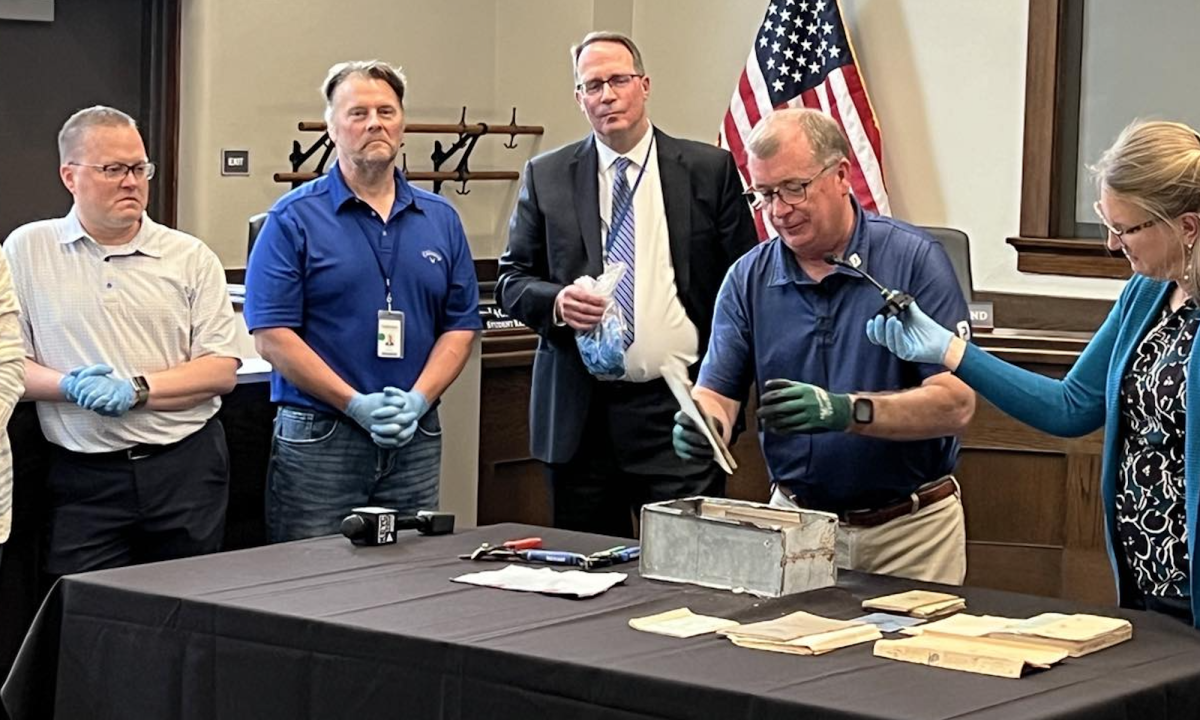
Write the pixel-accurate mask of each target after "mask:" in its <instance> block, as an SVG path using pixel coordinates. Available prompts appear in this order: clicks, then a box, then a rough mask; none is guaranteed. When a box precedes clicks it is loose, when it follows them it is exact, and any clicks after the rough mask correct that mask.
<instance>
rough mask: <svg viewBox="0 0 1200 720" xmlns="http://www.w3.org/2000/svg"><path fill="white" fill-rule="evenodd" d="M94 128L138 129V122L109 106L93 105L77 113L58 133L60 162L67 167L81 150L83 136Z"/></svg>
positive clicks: (68, 119)
mask: <svg viewBox="0 0 1200 720" xmlns="http://www.w3.org/2000/svg"><path fill="white" fill-rule="evenodd" d="M94 127H131V128H133V129H135V130H136V129H137V121H135V120H134V119H133V118H132V117H130V116H129V114H128V113H124V112H121V111H120V110H117V109H116V108H111V107H108V106H107V105H93V106H92V107H90V108H84V109H83V110H80V111H78V112H76V113H75V114H74V115H72V116H71V117H69V118H67V121H66V122H65V123H63V126H62V129H61V130H59V131H58V161H59V162H60V163H62V164H63V165H66V164H67V162H68V158H69V157H70V156H71V155H72V154H73V153H74V152H75V151H76V150H77V149H78V148H79V143H80V141H81V140H82V139H83V135H84V133H85V132H87V131H88V130H90V129H92V128H94Z"/></svg>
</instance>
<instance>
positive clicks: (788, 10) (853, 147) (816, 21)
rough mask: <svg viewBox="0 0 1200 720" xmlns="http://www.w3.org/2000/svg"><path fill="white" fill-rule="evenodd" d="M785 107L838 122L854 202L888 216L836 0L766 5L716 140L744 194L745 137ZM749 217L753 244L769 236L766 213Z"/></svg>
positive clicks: (871, 122) (871, 124)
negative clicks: (753, 225) (753, 230)
mask: <svg viewBox="0 0 1200 720" xmlns="http://www.w3.org/2000/svg"><path fill="white" fill-rule="evenodd" d="M783 107H808V108H820V110H821V111H822V112H824V113H825V114H826V115H829V116H831V117H832V118H833V119H834V120H836V121H837V122H838V124H839V125H841V127H842V130H843V131H845V133H846V137H847V138H848V139H849V141H850V151H851V153H850V166H851V167H850V180H851V187H852V189H853V190H854V196H855V197H856V198H857V199H858V202H859V204H861V205H862V206H863V208H865V209H867V210H870V211H872V212H876V213H879V214H882V215H888V214H891V207H890V206H889V205H888V197H887V188H886V187H884V184H883V150H882V147H881V145H882V143H881V142H880V139H879V124H878V123H877V122H876V120H875V113H874V111H873V110H872V109H871V101H870V99H868V98H867V89H866V87H864V86H863V82H862V77H861V76H860V75H859V74H858V66H857V65H856V64H855V61H854V48H853V47H852V46H851V44H850V36H849V35H848V34H847V33H846V27H845V25H844V24H843V23H842V11H841V8H840V7H839V6H838V3H837V2H836V0H828V2H827V1H826V0H815V1H814V0H770V4H769V5H768V6H767V13H766V15H765V16H764V17H763V22H762V24H761V25H760V26H759V28H758V34H757V35H756V36H755V39H754V47H752V48H751V49H750V56H749V57H748V58H747V59H746V68H745V69H744V70H743V71H742V76H741V78H740V79H739V80H738V84H737V88H736V89H735V90H734V91H733V99H732V100H731V101H730V103H729V111H728V112H727V113H725V122H724V123H723V124H722V126H721V135H720V145H721V147H723V148H725V149H727V150H729V151H730V152H731V153H733V156H734V158H735V159H736V160H737V165H738V169H739V170H740V171H741V174H742V183H743V184H744V185H745V186H747V187H749V185H750V174H749V172H748V171H747V169H746V147H745V141H746V138H747V137H748V136H749V135H750V130H751V129H752V128H753V127H754V126H755V125H757V124H758V121H759V120H760V119H762V118H763V117H764V116H765V115H768V114H769V113H770V112H771V111H772V110H774V109H776V108H783ZM754 215H755V217H754V222H755V223H756V224H757V225H758V235H759V237H760V238H762V239H767V238H769V237H772V236H773V235H774V234H775V229H774V228H773V227H771V223H770V221H769V220H768V219H767V217H766V214H765V213H763V212H756V213H755V214H754Z"/></svg>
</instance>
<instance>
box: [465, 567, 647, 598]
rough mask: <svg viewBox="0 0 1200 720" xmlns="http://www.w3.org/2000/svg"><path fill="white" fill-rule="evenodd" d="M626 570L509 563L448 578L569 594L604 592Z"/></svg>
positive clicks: (578, 595) (491, 585)
mask: <svg viewBox="0 0 1200 720" xmlns="http://www.w3.org/2000/svg"><path fill="white" fill-rule="evenodd" d="M626 577H628V576H627V575H626V574H625V573H618V572H602V573H589V572H583V571H582V570H563V571H559V570H553V569H551V568H531V567H526V566H524V565H508V566H507V567H505V568H504V569H503V570H487V571H484V572H476V573H467V574H466V575H459V576H458V577H456V578H451V579H452V580H453V581H454V582H460V583H467V584H469V585H482V586H484V587H494V588H500V589H501V590H519V591H521V592H537V593H546V594H548V595H570V596H573V597H581V598H586V597H593V596H595V595H599V594H600V593H603V592H605V591H606V590H608V589H609V588H611V587H612V586H613V585H616V584H618V583H622V582H625V578H626Z"/></svg>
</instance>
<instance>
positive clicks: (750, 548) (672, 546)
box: [639, 497, 838, 597]
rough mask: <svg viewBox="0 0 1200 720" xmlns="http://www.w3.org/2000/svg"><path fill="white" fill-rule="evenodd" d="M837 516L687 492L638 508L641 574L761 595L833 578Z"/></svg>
mask: <svg viewBox="0 0 1200 720" xmlns="http://www.w3.org/2000/svg"><path fill="white" fill-rule="evenodd" d="M837 523H838V521H837V516H836V515H833V514H831V513H826V512H817V511H815V510H790V509H784V508H775V507H771V506H770V505H764V504H762V503H756V502H748V501H745V500H726V499H719V498H706V497H691V498H684V499H682V500H668V501H666V502H659V503H652V504H649V505H645V506H643V507H642V529H641V543H642V555H641V560H640V567H639V569H640V571H641V574H642V577H647V578H651V579H654V580H668V581H670V582H685V583H692V584H695V585H703V586H705V587H713V588H721V589H725V590H738V591H745V592H748V593H752V594H754V595H760V596H763V597H779V596H780V595H789V594H791V593H798V592H804V591H806V590H815V589H817V588H823V587H828V586H830V585H833V584H834V583H836V582H837V566H836V565H835V563H834V542H835V539H836V537H837Z"/></svg>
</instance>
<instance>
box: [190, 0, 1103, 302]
mask: <svg viewBox="0 0 1200 720" xmlns="http://www.w3.org/2000/svg"><path fill="white" fill-rule="evenodd" d="M842 6H843V10H844V12H845V15H846V19H847V23H848V25H849V30H850V33H851V37H852V39H853V41H854V45H855V48H856V51H857V53H858V59H859V64H860V67H861V69H862V72H863V74H864V76H865V79H866V83H867V87H868V89H869V91H870V94H871V99H872V102H873V104H874V107H875V110H876V113H877V114H878V116H879V120H880V124H881V127H882V132H883V142H884V170H885V174H886V178H887V181H888V186H889V191H890V194H891V200H892V207H893V210H894V212H895V214H896V215H897V216H899V217H903V218H904V219H906V220H909V221H912V222H915V223H918V224H936V225H949V226H953V227H958V228H962V229H963V230H965V231H966V232H967V233H968V234H969V235H970V237H971V242H972V252H971V256H972V257H971V260H972V272H973V276H974V281H975V286H976V287H977V288H978V289H981V290H990V291H1001V292H1018V293H1036V294H1049V295H1062V296H1073V297H1099V298H1111V297H1115V295H1116V293H1117V291H1118V289H1119V287H1120V286H1121V283H1120V282H1117V281H1103V280H1086V279H1077V278H1058V277H1047V276H1034V275H1023V274H1021V273H1018V272H1017V271H1016V253H1015V251H1013V250H1012V249H1011V248H1010V246H1008V245H1007V244H1006V243H1005V242H1004V240H1005V238H1007V237H1009V236H1011V235H1014V234H1016V232H1017V229H1018V226H1019V212H1020V187H1021V145H1022V132H1023V124H1024V85H1025V44H1026V24H1027V0H999V1H997V2H991V3H981V2H972V3H963V2H959V1H958V0H920V1H919V2H918V1H909V2H901V0H843V3H842ZM765 7H766V3H765V1H764V0H503V1H500V0H453V1H447V0H442V1H438V0H406V1H405V2H395V0H388V1H385V0H364V1H363V2H359V3H356V4H355V6H354V11H353V13H350V12H348V11H347V10H345V9H344V6H343V5H341V4H335V3H326V2H317V1H315V0H313V1H311V2H308V3H300V2H286V3H285V2H281V1H280V0H269V1H268V0H260V1H259V2H253V3H251V2H243V1H242V0H185V18H184V44H183V47H184V60H183V80H184V81H183V109H182V126H181V154H182V157H181V168H182V172H181V175H180V225H181V227H182V228H183V229H185V230H188V231H190V232H193V233H196V234H198V235H199V236H200V237H202V238H204V239H205V240H206V241H207V242H209V243H210V244H211V245H212V246H213V247H214V248H216V249H217V251H218V253H219V254H220V256H221V258H222V260H223V261H224V262H225V264H226V265H227V266H230V267H239V266H241V265H243V264H244V261H245V258H244V247H245V218H246V217H247V216H249V215H251V214H253V213H255V212H260V211H261V210H263V209H265V208H266V207H268V206H269V205H270V204H271V202H272V201H273V200H274V199H275V198H276V197H278V196H279V195H280V194H281V193H282V192H283V191H284V190H285V189H286V188H285V187H284V186H281V185H278V184H276V183H273V182H272V181H271V179H270V175H271V173H273V172H276V171H282V170H287V169H288V166H287V154H288V152H289V150H290V145H291V141H292V140H293V139H296V138H299V139H301V140H304V141H308V142H311V140H313V139H314V137H313V136H311V135H309V136H301V135H300V134H298V133H297V132H296V131H295V122H296V121H297V120H300V119H318V118H319V117H320V114H321V111H322V105H321V100H320V97H319V96H318V94H317V92H316V90H315V88H316V86H317V84H318V83H319V82H320V80H321V78H322V77H323V74H324V72H325V70H326V69H327V68H328V66H329V65H330V64H332V63H333V62H336V61H339V60H343V59H348V58H365V57H380V58H383V59H386V60H389V61H392V62H397V63H401V64H403V65H404V66H405V69H406V71H407V72H408V75H409V78H410V81H411V93H410V96H409V98H408V100H407V102H406V105H407V110H408V119H409V121H410V122H447V121H453V120H456V119H457V117H458V113H459V107H460V106H461V105H463V104H466V105H467V106H468V119H469V120H473V121H474V120H483V121H486V122H490V123H493V124H495V123H500V122H505V121H507V119H508V116H509V113H510V111H511V108H512V107H513V106H514V105H515V106H517V107H518V120H519V121H520V122H522V123H528V124H540V125H544V126H545V127H546V135H545V137H543V138H541V139H533V138H529V137H523V138H519V139H518V140H519V142H520V147H519V148H517V149H516V150H505V149H503V148H502V147H501V138H495V137H491V138H484V139H483V140H481V141H480V143H479V146H478V149H477V150H476V153H475V156H474V158H473V160H474V162H473V163H472V167H474V168H476V169H519V168H520V167H521V166H522V165H523V164H524V162H525V160H527V159H528V158H529V157H530V156H531V155H533V154H535V153H537V152H540V151H543V150H548V149H550V148H553V147H557V146H558V145H561V144H563V143H565V142H568V141H570V140H573V139H575V138H578V137H580V136H582V135H583V134H584V133H585V132H586V131H587V126H586V123H585V122H584V120H583V118H582V117H581V115H580V113H579V111H578V109H577V108H576V107H575V105H574V102H573V99H572V96H571V82H572V81H571V71H570V63H569V59H568V56H567V47H568V46H569V45H570V43H571V42H572V41H574V40H577V39H578V38H579V37H581V36H582V35H583V34H584V33H586V32H587V31H588V30H591V29H594V28H611V29H618V30H623V31H627V32H630V33H631V34H632V35H633V37H634V38H635V40H637V42H638V43H639V45H641V47H642V49H643V52H644V54H645V57H646V62H647V66H648V71H649V73H650V75H651V76H652V97H651V105H650V108H651V113H652V116H653V118H654V120H655V122H656V123H657V124H659V125H660V126H662V127H663V128H664V129H666V130H667V131H669V132H672V133H674V134H676V135H680V136H685V137H693V138H696V139H702V140H704V139H707V140H711V139H714V138H715V137H716V131H717V127H718V125H719V123H720V122H721V118H722V117H723V115H724V112H725V108H726V106H727V104H728V101H729V97H730V93H731V92H732V89H733V85H734V82H735V81H736V79H737V77H738V74H739V72H740V69H741V67H742V64H743V63H744V62H745V58H746V55H747V53H748V51H749V48H750V42H751V40H752V38H753V36H754V31H755V27H756V25H757V24H758V22H760V20H761V18H762V15H763V12H764V10H765ZM371 10H375V11H376V12H375V13H374V14H371V12H370V11H371ZM450 139H452V138H443V140H450ZM432 140H433V138H431V137H429V136H410V137H409V138H408V141H407V146H406V151H407V152H408V154H409V166H410V167H411V168H412V169H425V168H428V167H429V161H428V154H429V149H430V147H431V143H432ZM222 147H236V148H247V149H249V150H250V151H251V168H252V171H253V176H252V177H250V178H222V177H220V175H219V173H218V166H217V161H218V153H219V150H220V148H222ZM516 187H517V186H516V183H475V184H473V185H472V186H471V190H472V192H471V194H470V195H469V196H465V197H459V196H457V195H455V194H454V192H453V188H452V187H451V186H447V188H446V189H445V190H444V191H443V192H444V194H445V195H446V196H447V197H449V198H450V199H451V200H452V201H453V202H454V203H455V204H456V206H457V207H458V208H459V210H460V212H461V214H462V216H463V220H464V224H465V225H466V227H467V232H468V235H469V236H470V239H471V245H472V249H473V251H474V252H475V254H476V256H477V257H494V256H496V255H498V254H499V253H500V252H502V250H503V247H504V241H505V234H506V227H507V221H508V216H509V214H510V212H511V208H512V204H513V202H514V200H515V197H516Z"/></svg>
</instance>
